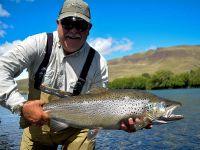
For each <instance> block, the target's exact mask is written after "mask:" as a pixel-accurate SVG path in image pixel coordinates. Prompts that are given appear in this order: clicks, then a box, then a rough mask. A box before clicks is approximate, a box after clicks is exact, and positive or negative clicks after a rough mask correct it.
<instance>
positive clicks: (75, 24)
mask: <svg viewBox="0 0 200 150" xmlns="http://www.w3.org/2000/svg"><path fill="white" fill-rule="evenodd" d="M61 25H62V27H63V28H64V29H65V30H71V29H73V28H76V29H77V30H78V31H80V32H84V31H86V30H87V29H88V28H90V27H91V24H90V23H88V22H87V21H85V20H83V19H81V18H78V17H67V18H64V19H62V20H61Z"/></svg>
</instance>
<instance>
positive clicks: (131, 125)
mask: <svg viewBox="0 0 200 150" xmlns="http://www.w3.org/2000/svg"><path fill="white" fill-rule="evenodd" d="M135 123H136V121H133V118H129V119H128V125H129V132H134V131H135V126H134V125H135Z"/></svg>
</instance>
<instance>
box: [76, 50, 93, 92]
mask: <svg viewBox="0 0 200 150" xmlns="http://www.w3.org/2000/svg"><path fill="white" fill-rule="evenodd" d="M94 54H95V50H94V49H93V48H92V47H90V50H89V53H88V56H87V58H86V61H85V64H84V66H83V69H82V71H81V74H80V76H79V79H78V81H77V82H76V85H75V87H74V90H73V95H79V94H80V93H81V91H82V88H83V86H84V84H85V80H86V76H87V74H88V71H89V69H90V66H91V63H92V60H93V58H94Z"/></svg>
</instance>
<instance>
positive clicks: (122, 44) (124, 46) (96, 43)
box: [89, 37, 133, 55]
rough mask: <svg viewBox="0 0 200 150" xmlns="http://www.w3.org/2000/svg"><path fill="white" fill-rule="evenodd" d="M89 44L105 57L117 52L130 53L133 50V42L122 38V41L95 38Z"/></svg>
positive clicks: (110, 38) (109, 38)
mask: <svg viewBox="0 0 200 150" xmlns="http://www.w3.org/2000/svg"><path fill="white" fill-rule="evenodd" d="M89 43H90V45H91V46H92V47H94V48H95V49H96V50H98V51H99V52H101V54H103V55H108V54H110V53H112V52H114V51H115V52H116V51H123V52H125V51H129V50H132V49H133V42H132V41H131V40H129V39H128V38H122V39H121V40H114V39H113V38H112V37H108V38H101V37H98V38H95V39H90V40H89Z"/></svg>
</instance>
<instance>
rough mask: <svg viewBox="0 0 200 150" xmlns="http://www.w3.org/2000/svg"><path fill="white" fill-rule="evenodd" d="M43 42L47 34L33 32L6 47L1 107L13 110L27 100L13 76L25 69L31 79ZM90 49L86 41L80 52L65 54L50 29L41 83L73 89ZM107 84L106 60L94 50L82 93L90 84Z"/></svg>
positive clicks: (0, 72)
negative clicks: (50, 43) (50, 45)
mask: <svg viewBox="0 0 200 150" xmlns="http://www.w3.org/2000/svg"><path fill="white" fill-rule="evenodd" d="M46 43H47V35H46V33H41V34H36V35H33V36H30V37H28V38H26V39H25V40H24V41H22V42H21V43H20V44H18V45H17V46H16V47H15V48H14V49H11V50H9V51H8V52H6V53H5V54H4V55H2V56H1V57H0V104H1V105H2V106H4V107H7V108H9V109H10V110H12V108H13V107H14V106H16V105H18V104H20V103H22V102H24V101H26V100H25V99H24V97H23V96H22V95H21V94H20V93H19V92H18V89H17V84H16V82H15V80H14V78H15V77H17V76H18V75H19V74H20V73H21V72H22V71H23V70H24V69H25V68H27V69H28V72H29V78H31V79H34V75H35V73H36V72H37V69H38V67H39V65H40V64H41V62H42V60H43V58H44V55H45V53H46V50H45V49H46ZM89 49H90V46H89V45H88V43H87V42H86V43H85V44H84V45H83V47H82V48H81V49H80V50H79V51H77V52H75V53H73V54H71V55H65V54H64V52H63V48H62V46H61V45H60V42H59V38H58V33H57V31H55V32H53V46H52V53H51V57H50V60H49V64H48V67H47V71H46V74H45V75H44V78H43V82H42V83H43V84H45V85H48V86H50V87H54V88H57V89H60V90H64V91H67V92H72V91H73V88H74V86H75V84H76V81H77V80H78V77H79V75H80V73H81V70H82V68H83V65H84V63H85V60H86V57H87V55H88V52H89ZM107 83H108V67H107V62H106V60H105V59H104V58H103V57H102V56H101V55H100V54H99V53H98V52H96V53H95V56H94V59H93V62H92V64H91V66H90V69H89V72H88V75H87V78H86V83H85V84H84V87H83V90H82V93H85V92H87V91H88V90H89V89H90V88H91V87H93V86H94V87H106V85H107Z"/></svg>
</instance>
